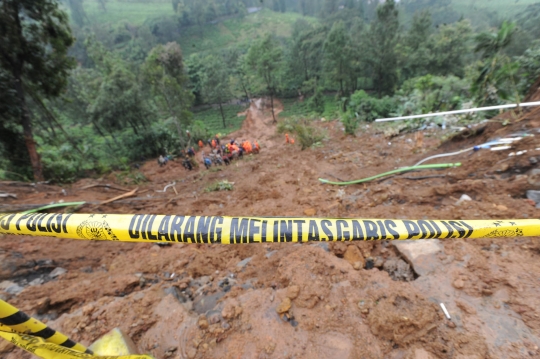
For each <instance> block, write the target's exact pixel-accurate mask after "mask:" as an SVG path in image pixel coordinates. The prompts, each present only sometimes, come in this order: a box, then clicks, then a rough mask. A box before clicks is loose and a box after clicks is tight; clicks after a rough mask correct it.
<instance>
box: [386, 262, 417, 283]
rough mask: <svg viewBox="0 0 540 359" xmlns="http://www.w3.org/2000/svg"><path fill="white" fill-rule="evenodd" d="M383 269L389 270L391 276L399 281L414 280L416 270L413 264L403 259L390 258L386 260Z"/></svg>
mask: <svg viewBox="0 0 540 359" xmlns="http://www.w3.org/2000/svg"><path fill="white" fill-rule="evenodd" d="M383 270H384V271H386V272H388V274H389V275H390V278H392V279H393V280H398V281H405V282H410V281H413V280H414V272H413V271H412V269H411V266H410V265H409V264H407V263H406V262H405V261H404V260H403V259H399V258H389V259H388V260H387V261H386V262H384V265H383Z"/></svg>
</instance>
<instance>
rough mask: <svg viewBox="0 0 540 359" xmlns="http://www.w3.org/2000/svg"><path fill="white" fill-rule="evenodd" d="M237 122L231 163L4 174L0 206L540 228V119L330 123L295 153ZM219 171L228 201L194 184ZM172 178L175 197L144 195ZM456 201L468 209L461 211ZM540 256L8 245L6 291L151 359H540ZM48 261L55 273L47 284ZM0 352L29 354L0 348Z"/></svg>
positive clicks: (508, 241)
mask: <svg viewBox="0 0 540 359" xmlns="http://www.w3.org/2000/svg"><path fill="white" fill-rule="evenodd" d="M247 115H248V116H247V119H246V122H245V124H244V127H243V129H242V130H240V131H239V132H237V133H235V134H233V135H234V137H235V138H237V139H258V140H259V143H260V144H261V147H262V151H261V153H260V154H259V155H255V156H254V155H251V156H247V157H246V158H244V159H242V160H239V161H236V162H234V163H233V164H232V165H230V166H228V167H219V168H218V167H216V168H212V169H211V170H210V171H208V170H206V169H204V167H203V168H198V169H196V170H194V171H192V172H188V171H186V170H185V169H184V168H183V167H182V166H181V163H180V162H178V161H173V162H170V163H169V164H168V165H167V166H165V167H162V168H160V167H159V166H158V164H157V162H156V161H155V160H152V161H149V162H147V163H145V164H144V165H143V166H142V167H141V169H140V171H141V172H142V173H143V174H144V175H145V176H146V177H147V178H148V180H149V181H148V182H146V183H141V184H137V185H135V184H132V185H129V184H125V182H123V181H124V180H125V178H124V179H123V178H120V177H119V176H117V175H115V174H111V175H108V176H105V177H103V178H99V179H85V180H82V181H80V182H78V183H75V184H73V185H70V186H63V187H60V186H55V185H35V186H32V185H24V184H20V183H8V182H5V183H0V191H4V192H9V193H13V194H16V195H17V198H16V199H13V198H2V199H0V201H2V202H0V204H1V205H2V207H3V208H6V207H10V206H11V207H17V206H19V207H21V206H22V207H24V206H26V205H34V204H45V203H50V202H53V201H59V200H63V201H75V200H85V201H89V202H92V203H94V204H92V203H91V204H87V205H85V206H84V207H83V208H81V209H79V210H78V211H79V212H80V213H148V214H182V215H231V216H242V215H244V216H246V215H253V216H317V217H360V218H398V219H402V218H403V219H404V218H410V219H488V220H490V219H493V220H495V219H510V218H538V215H539V209H537V208H535V203H534V202H533V201H531V200H527V198H526V191H527V190H534V189H540V180H539V179H538V177H540V176H539V175H537V174H533V173H532V172H533V171H534V170H535V169H536V168H538V163H539V161H540V133H538V129H540V113H539V112H538V111H533V112H527V113H525V114H523V115H519V114H515V113H506V114H503V115H500V116H498V117H497V118H495V119H493V120H490V121H487V122H484V123H481V124H478V125H474V126H471V128H469V129H464V130H462V131H461V132H459V131H457V132H458V134H457V135H456V130H455V129H452V128H451V127H452V126H449V127H448V128H447V129H445V130H443V129H441V128H440V127H438V126H431V127H429V128H427V129H425V130H424V131H422V134H423V136H421V135H420V132H417V133H406V134H401V135H397V136H393V137H390V135H389V134H391V133H395V132H396V131H389V130H388V129H384V128H383V127H380V126H379V125H375V124H371V125H370V126H365V125H363V127H362V129H361V131H360V133H359V134H358V136H357V137H351V136H344V135H343V131H342V128H341V124H340V123H339V122H337V121H324V122H323V121H317V123H316V126H318V127H319V128H321V129H324V130H325V131H326V132H327V135H328V139H327V140H326V141H325V142H324V146H323V147H320V148H315V149H308V150H305V151H301V150H300V147H299V146H297V145H287V144H285V141H284V138H283V137H282V135H278V134H277V133H276V130H275V126H274V125H273V124H272V121H271V114H270V113H269V111H268V109H267V108H265V107H264V104H263V103H262V101H257V102H256V103H254V104H252V106H251V108H250V109H249V110H248V113H247ZM520 132H526V133H527V134H531V135H534V136H528V137H525V138H523V139H522V140H521V141H519V142H517V144H516V145H515V146H514V148H512V149H511V150H507V151H498V152H492V151H489V150H480V151H476V152H473V151H469V152H466V153H463V154H460V155H457V156H454V157H450V158H448V159H446V160H444V159H442V160H434V161H432V162H430V163H437V162H439V163H440V162H446V161H448V162H462V163H463V166H462V167H459V168H453V169H448V170H444V171H425V172H416V173H408V174H404V175H399V176H395V177H392V178H388V179H386V180H382V181H376V182H371V183H367V184H365V185H355V186H348V187H333V186H330V185H323V184H321V183H320V182H319V181H318V178H327V179H331V180H336V178H340V179H346V180H350V179H358V178H363V177H367V176H371V175H375V174H378V173H381V172H385V171H388V170H392V169H394V168H397V167H401V166H407V165H413V164H415V163H416V162H418V161H419V160H421V159H423V158H425V157H427V156H429V155H432V154H437V153H445V152H452V151H457V150H460V149H464V148H468V147H471V146H474V145H477V144H481V143H485V142H487V141H488V140H491V139H495V138H498V137H505V136H508V135H510V134H515V133H520ZM522 151H527V152H526V153H521V155H517V154H518V153H520V152H522ZM511 152H513V153H515V154H516V155H514V156H509V154H510V153H511ZM198 156H199V154H198ZM198 158H199V157H198ZM199 159H200V158H199ZM419 177H424V178H422V179H419ZM225 179H227V180H228V181H231V182H234V190H233V191H224V192H205V188H207V187H208V186H209V185H211V184H213V183H215V182H217V181H222V180H225ZM172 182H175V183H176V185H175V188H176V190H177V192H178V194H175V192H174V189H173V188H168V190H167V192H165V193H163V192H156V191H162V190H163V188H164V187H165V186H166V185H168V184H170V183H172ZM92 184H111V185H116V186H120V187H124V188H127V189H134V188H136V187H138V188H139V191H138V194H137V197H135V198H129V199H125V200H122V201H118V202H114V203H111V204H107V205H98V204H95V203H98V202H100V201H103V200H106V199H109V198H112V197H115V196H117V195H120V194H122V193H124V192H122V191H119V190H116V189H112V188H106V187H93V188H89V189H81V188H82V187H85V186H88V185H92ZM464 194H465V195H467V196H469V197H470V199H471V200H469V201H459V199H460V198H461V197H462V195H464ZM22 207H21V208H22ZM415 253H416V254H415ZM539 258H540V240H539V238H495V239H464V240H457V239H449V240H434V241H429V242H427V241H418V242H415V243H413V244H409V243H407V242H400V243H399V244H398V243H392V242H361V243H330V244H327V243H311V244H262V245H236V246H233V245H231V246H218V245H216V246H208V245H184V244H176V245H172V246H168V247H160V246H157V245H152V244H129V243H128V244H126V243H113V242H82V241H74V240H61V239H51V238H32V237H25V236H2V237H0V297H1V298H3V299H5V300H7V301H9V302H10V303H11V304H13V305H15V306H17V307H19V308H20V309H22V310H24V311H26V312H28V313H29V314H32V315H34V316H36V317H38V318H40V319H43V320H44V321H47V322H48V324H49V325H50V326H52V327H53V328H55V329H57V330H60V331H62V332H64V333H65V334H67V335H69V336H71V338H72V339H74V340H77V341H80V342H82V343H83V344H87V345H88V344H90V343H92V342H93V341H94V340H96V339H97V338H99V337H100V336H101V335H103V334H104V333H106V332H107V331H109V330H111V329H112V328H115V327H120V328H121V329H123V330H124V331H125V332H126V333H127V334H128V335H129V336H130V337H131V338H132V339H133V340H134V341H135V343H136V344H137V345H138V347H139V349H140V351H141V353H151V354H153V355H154V356H155V357H156V358H283V359H285V358H351V359H352V358H366V359H367V358H388V359H398V358H403V359H405V358H418V359H427V358H456V359H458V358H460V359H466V358H467V359H473V358H540V349H539V347H540V295H539V294H540V290H539V289H538V288H539V285H540V274H538V273H540V261H539ZM58 267H60V268H63V269H65V270H66V271H65V273H60V274H58V270H57V271H56V273H54V275H53V277H51V275H50V274H51V272H52V271H53V270H55V269H56V268H58ZM60 272H63V271H61V270H60ZM440 303H444V304H445V305H446V307H447V308H448V310H449V312H450V315H451V318H452V319H451V320H448V319H446V318H445V316H444V314H443V312H442V310H441V308H440V306H439V304H440ZM0 357H1V358H4V359H15V358H30V357H31V356H30V355H29V354H26V353H23V352H22V351H20V350H19V349H14V348H13V347H12V346H11V345H10V344H8V343H4V342H0Z"/></svg>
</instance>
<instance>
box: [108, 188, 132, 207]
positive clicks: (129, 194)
mask: <svg viewBox="0 0 540 359" xmlns="http://www.w3.org/2000/svg"><path fill="white" fill-rule="evenodd" d="M138 189H139V187H137V188H135V189H134V190H133V191H131V192H128V193H124V194H121V195H120V196H116V197H114V198H111V199H108V200H106V201H105V202H101V203H100V204H107V203H111V202H114V201H118V200H119V199H124V198H128V197H133V196H135V193H136V192H137V190H138Z"/></svg>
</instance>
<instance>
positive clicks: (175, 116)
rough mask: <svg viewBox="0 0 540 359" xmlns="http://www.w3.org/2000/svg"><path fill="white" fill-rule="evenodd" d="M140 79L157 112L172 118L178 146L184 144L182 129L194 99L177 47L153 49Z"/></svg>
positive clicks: (189, 115)
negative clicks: (159, 111) (146, 86)
mask: <svg viewBox="0 0 540 359" xmlns="http://www.w3.org/2000/svg"><path fill="white" fill-rule="evenodd" d="M143 76H144V79H145V81H146V82H147V83H148V84H149V85H150V88H151V90H152V94H153V95H154V99H155V101H156V102H157V104H158V107H159V108H165V109H166V113H167V114H168V115H169V117H171V118H172V120H173V121H174V124H175V126H176V129H177V132H178V138H179V140H180V141H181V142H186V140H185V134H184V131H182V126H184V127H186V126H188V125H189V123H190V121H191V116H192V114H191V112H190V110H189V109H190V107H191V104H192V102H193V95H192V94H191V93H190V92H189V91H188V90H187V89H186V84H187V78H186V75H185V74H184V63H183V56H182V51H181V49H180V45H178V44H177V43H176V42H169V43H167V44H166V45H158V46H156V47H155V48H154V49H153V50H152V51H151V52H150V54H149V55H148V57H147V59H146V61H145V63H144V65H143Z"/></svg>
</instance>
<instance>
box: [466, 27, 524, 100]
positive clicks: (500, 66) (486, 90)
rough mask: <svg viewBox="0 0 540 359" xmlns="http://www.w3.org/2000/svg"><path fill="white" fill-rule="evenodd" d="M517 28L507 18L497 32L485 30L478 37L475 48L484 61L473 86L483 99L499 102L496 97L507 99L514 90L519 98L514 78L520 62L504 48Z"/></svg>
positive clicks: (474, 91) (478, 95)
mask: <svg viewBox="0 0 540 359" xmlns="http://www.w3.org/2000/svg"><path fill="white" fill-rule="evenodd" d="M515 30H516V25H515V24H514V23H510V22H507V21H504V22H503V23H502V25H501V27H500V28H499V29H498V31H497V32H482V33H480V34H478V35H476V37H475V41H476V47H475V51H476V52H479V53H481V59H482V64H481V68H480V73H479V75H478V77H477V78H476V79H475V80H474V82H473V85H472V87H471V89H472V91H473V93H475V95H476V96H477V98H478V99H479V100H480V101H481V103H485V102H486V101H487V102H494V101H495V102H497V99H496V98H497V97H498V98H500V99H503V100H506V99H508V98H509V97H510V96H511V95H512V92H513V95H514V96H515V97H516V101H517V102H518V103H519V102H520V100H519V94H518V90H517V85H516V80H515V78H514V76H515V75H516V74H517V71H518V69H519V64H518V63H515V62H512V61H511V60H510V58H509V57H508V55H506V54H505V53H504V52H503V50H504V49H505V48H506V47H507V46H508V45H509V44H510V42H511V41H512V35H513V34H514V33H515ZM494 92H496V94H494Z"/></svg>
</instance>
